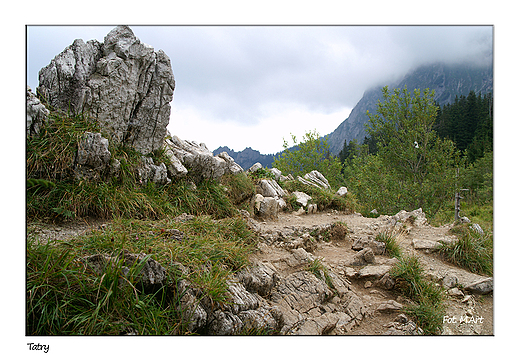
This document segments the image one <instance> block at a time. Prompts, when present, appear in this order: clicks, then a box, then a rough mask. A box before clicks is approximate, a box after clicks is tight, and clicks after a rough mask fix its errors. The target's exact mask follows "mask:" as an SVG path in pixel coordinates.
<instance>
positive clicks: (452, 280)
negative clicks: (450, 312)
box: [442, 274, 459, 289]
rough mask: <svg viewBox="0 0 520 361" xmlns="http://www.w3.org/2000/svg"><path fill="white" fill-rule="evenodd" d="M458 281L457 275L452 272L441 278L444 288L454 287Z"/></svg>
mask: <svg viewBox="0 0 520 361" xmlns="http://www.w3.org/2000/svg"><path fill="white" fill-rule="evenodd" d="M458 282H459V280H458V278H457V276H455V275H453V274H448V275H446V276H444V278H443V279H442V286H443V287H444V288H445V289H450V288H453V287H455V286H456V285H457V283H458Z"/></svg>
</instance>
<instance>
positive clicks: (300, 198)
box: [291, 191, 312, 207]
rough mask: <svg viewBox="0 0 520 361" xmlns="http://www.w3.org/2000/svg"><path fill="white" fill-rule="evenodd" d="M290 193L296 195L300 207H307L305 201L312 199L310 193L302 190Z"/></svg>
mask: <svg viewBox="0 0 520 361" xmlns="http://www.w3.org/2000/svg"><path fill="white" fill-rule="evenodd" d="M291 194H292V195H293V196H295V197H296V203H298V204H299V205H301V206H302V207H307V202H309V201H310V200H311V199H312V197H311V196H310V195H308V194H306V193H303V192H298V191H297V192H292V193H291Z"/></svg>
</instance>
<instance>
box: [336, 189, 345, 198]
mask: <svg viewBox="0 0 520 361" xmlns="http://www.w3.org/2000/svg"><path fill="white" fill-rule="evenodd" d="M347 194H348V190H347V187H340V188H339V189H338V191H337V192H336V195H337V196H340V197H345V196H346V195H347Z"/></svg>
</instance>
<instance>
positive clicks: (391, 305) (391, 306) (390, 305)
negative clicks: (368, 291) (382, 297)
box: [376, 300, 403, 312]
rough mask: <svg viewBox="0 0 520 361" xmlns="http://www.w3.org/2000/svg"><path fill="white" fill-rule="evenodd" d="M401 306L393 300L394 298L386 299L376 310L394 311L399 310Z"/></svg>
mask: <svg viewBox="0 0 520 361" xmlns="http://www.w3.org/2000/svg"><path fill="white" fill-rule="evenodd" d="M402 308H403V305H402V304H400V303H398V302H396V301H394V300H388V301H385V302H382V303H380V304H379V306H377V309H376V310H377V311H379V312H395V311H399V310H401V309H402Z"/></svg>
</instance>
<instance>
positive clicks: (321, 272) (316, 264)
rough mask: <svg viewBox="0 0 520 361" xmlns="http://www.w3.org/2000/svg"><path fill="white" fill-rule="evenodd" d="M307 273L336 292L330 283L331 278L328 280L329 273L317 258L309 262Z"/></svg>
mask: <svg viewBox="0 0 520 361" xmlns="http://www.w3.org/2000/svg"><path fill="white" fill-rule="evenodd" d="M307 271H309V272H310V273H312V274H313V275H315V276H316V278H318V279H320V280H322V281H324V282H325V283H326V284H327V286H329V288H330V289H332V290H336V288H335V287H334V284H333V283H332V278H330V275H329V272H328V271H327V268H326V267H325V266H324V265H323V264H322V263H321V260H320V259H319V258H315V259H314V260H313V261H309V265H308V266H307Z"/></svg>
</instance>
